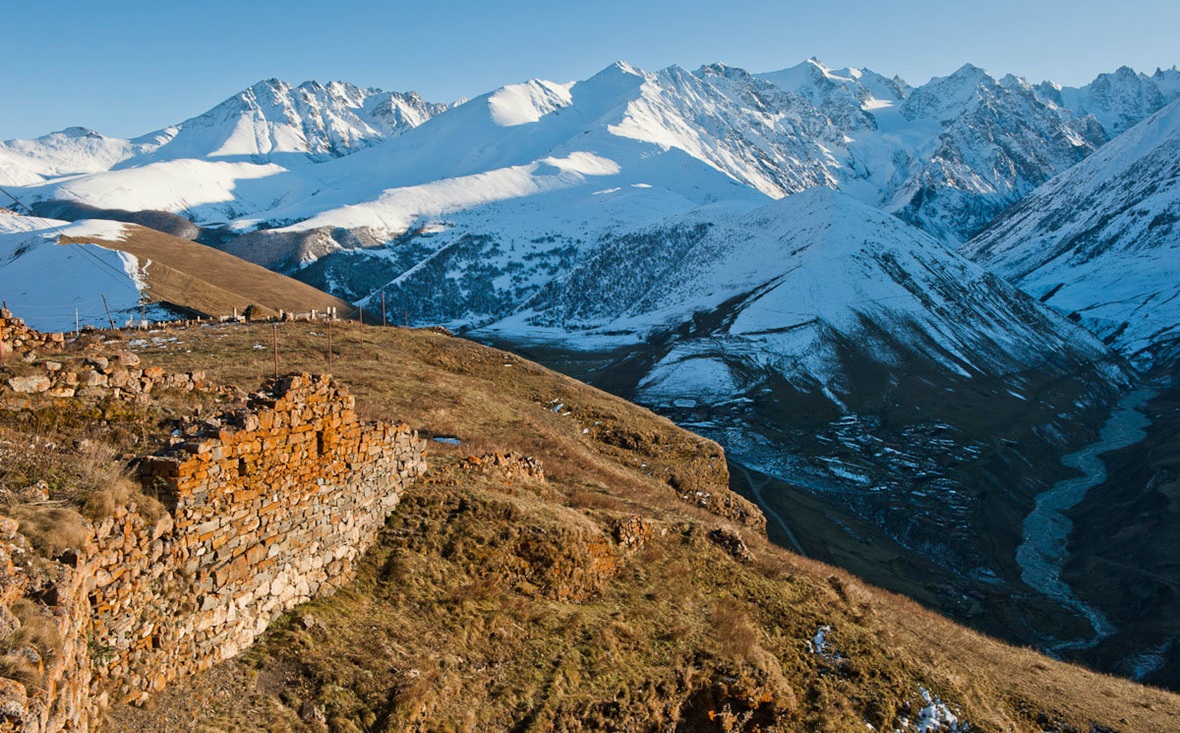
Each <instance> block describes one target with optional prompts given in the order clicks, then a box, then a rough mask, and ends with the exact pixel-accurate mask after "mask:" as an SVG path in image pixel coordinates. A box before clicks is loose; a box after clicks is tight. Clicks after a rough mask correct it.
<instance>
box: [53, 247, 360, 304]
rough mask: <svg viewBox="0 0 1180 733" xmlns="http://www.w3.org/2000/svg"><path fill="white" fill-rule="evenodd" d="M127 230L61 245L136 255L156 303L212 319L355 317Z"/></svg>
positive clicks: (315, 294)
mask: <svg viewBox="0 0 1180 733" xmlns="http://www.w3.org/2000/svg"><path fill="white" fill-rule="evenodd" d="M125 228H126V231H127V233H128V235H127V237H126V238H125V239H123V240H120V241H117V242H110V241H103V240H99V239H93V238H84V239H78V238H75V237H63V238H62V241H63V242H92V243H94V244H98V245H101V246H103V247H106V248H108V249H114V250H118V251H121V252H128V253H130V254H133V255H135V256H136V257H138V258H139V260H140V261H141V262H145V261H147V260H151V265H150V266H148V268H147V271H146V273H145V275H146V280H147V285H148V290H147V293H148V295H149V297H150V298H151V299H152V300H153V301H164V302H168V303H174V304H176V305H181V306H184V307H186V308H190V309H192V310H195V311H198V312H200V313H205V314H208V315H214V316H216V315H229V314H230V313H232V312H233V310H234V308H237V309H238V312H239V313H241V312H243V311H245V309H246V307H247V306H249V305H256V306H261V307H262V308H264V309H265V312H268V313H277V312H278V310H279V309H280V308H281V309H283V310H286V311H289V312H304V311H310V310H312V309H315V310H319V311H323V310H325V309H326V308H329V307H335V308H339V309H340V314H341V315H344V314H346V313H351V312H352V306H351V305H350V304H348V303H347V302H345V301H343V300H340V299H339V298H336V297H333V296H331V295H328V294H327V293H324V292H323V291H321V290H317V289H316V288H313V287H311V286H310V285H306V284H304V283H301V282H299V281H298V280H293V279H291V278H289V277H286V276H285V275H280V274H278V273H275V272H271V271H270V270H267V269H266V268H264V267H261V266H259V265H255V264H253V263H251V262H246V261H245V260H242V259H239V258H237V257H234V256H233V255H230V254H227V253H225V252H222V251H221V250H217V249H214V248H212V247H206V246H205V245H203V244H197V243H196V242H190V241H189V240H187V239H181V238H180V237H173V236H171V235H169V234H164V233H163V232H158V231H155V230H153V229H148V228H146V227H142V226H138V225H135V224H127V225H125ZM192 273H201V274H200V276H199V277H198V276H196V275H193V274H192Z"/></svg>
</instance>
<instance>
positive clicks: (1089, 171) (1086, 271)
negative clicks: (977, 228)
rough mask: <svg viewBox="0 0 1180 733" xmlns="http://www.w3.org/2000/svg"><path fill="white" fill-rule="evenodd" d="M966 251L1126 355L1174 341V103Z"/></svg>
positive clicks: (1178, 315)
mask: <svg viewBox="0 0 1180 733" xmlns="http://www.w3.org/2000/svg"><path fill="white" fill-rule="evenodd" d="M962 251H963V253H964V254H965V255H967V256H968V257H971V258H972V259H974V260H976V261H977V262H979V263H981V264H983V265H984V266H986V267H988V268H991V269H992V270H994V271H995V272H997V273H1000V274H1002V275H1004V276H1006V277H1008V278H1009V279H1011V280H1012V281H1013V282H1015V283H1017V284H1019V285H1020V286H1021V287H1022V288H1023V289H1025V290H1026V291H1027V292H1029V293H1031V294H1033V295H1034V296H1036V297H1038V298H1040V299H1041V300H1042V301H1044V302H1046V303H1048V304H1049V305H1051V306H1053V307H1055V308H1057V309H1059V310H1061V311H1063V312H1065V313H1069V314H1071V317H1073V318H1076V319H1078V320H1079V321H1080V322H1081V324H1082V325H1084V326H1086V328H1088V329H1089V330H1091V331H1092V332H1094V333H1096V334H1099V335H1100V336H1101V337H1102V338H1103V339H1104V340H1106V341H1107V342H1108V343H1110V344H1112V345H1113V346H1114V347H1115V348H1117V349H1118V350H1119V351H1121V352H1123V353H1124V354H1126V355H1127V356H1130V357H1146V356H1147V355H1148V352H1150V350H1152V349H1153V348H1154V347H1156V346H1158V345H1160V344H1162V343H1164V342H1167V341H1171V340H1175V339H1177V338H1180V101H1176V102H1172V103H1171V104H1170V105H1169V106H1167V107H1165V108H1164V109H1162V110H1160V111H1159V112H1157V113H1156V114H1154V115H1153V116H1151V117H1150V118H1148V119H1147V120H1144V121H1143V122H1141V123H1139V124H1138V125H1136V126H1135V127H1133V128H1131V129H1130V130H1128V131H1127V132H1125V133H1123V134H1122V135H1121V136H1119V137H1118V138H1116V139H1115V140H1114V141H1112V142H1111V143H1109V144H1108V145H1106V146H1105V147H1103V148H1102V149H1101V150H1099V151H1098V152H1097V153H1095V154H1094V155H1093V156H1091V157H1090V158H1088V159H1087V160H1085V161H1084V162H1082V163H1081V164H1079V165H1078V166H1077V167H1075V168H1073V169H1071V170H1068V171H1066V172H1065V173H1063V174H1061V175H1059V176H1058V177H1056V178H1054V179H1053V180H1051V181H1049V182H1048V183H1046V184H1045V185H1044V186H1042V187H1041V188H1039V189H1037V190H1036V191H1035V192H1033V193H1032V194H1031V195H1030V196H1029V197H1028V198H1026V199H1025V200H1023V201H1021V202H1020V204H1018V205H1017V206H1016V207H1014V208H1013V209H1012V210H1011V211H1010V212H1008V213H1006V214H1005V215H1004V216H1003V217H1002V218H1001V219H999V220H997V221H996V222H994V223H993V224H992V225H991V227H989V228H988V229H987V230H986V231H984V232H983V233H981V234H980V235H979V236H978V237H976V238H974V239H972V240H971V241H970V242H968V243H967V244H966V245H965V246H964V247H963V250H962Z"/></svg>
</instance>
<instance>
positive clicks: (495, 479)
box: [112, 323, 1180, 731]
mask: <svg viewBox="0 0 1180 733" xmlns="http://www.w3.org/2000/svg"><path fill="white" fill-rule="evenodd" d="M166 336H167V337H168V338H173V337H175V338H176V339H177V340H176V341H167V340H160V341H158V342H157V345H155V346H146V347H144V348H142V349H141V350H140V354H141V356H142V357H143V359H144V361H145V363H151V364H157V365H160V366H164V367H166V368H169V369H173V370H189V369H201V370H204V371H205V372H206V373H207V374H208V376H209V377H210V378H211V379H214V380H218V381H223V382H227V383H231V384H234V385H237V386H239V387H240V388H241V389H243V390H249V389H253V388H255V387H257V385H258V384H259V382H260V381H261V379H262V378H263V377H264V376H266V375H267V374H268V373H271V372H273V369H274V363H273V357H272V355H271V352H270V346H271V339H272V330H271V327H270V326H252V327H218V328H213V327H204V328H194V329H189V330H183V331H175V332H172V333H169V334H166ZM332 340H333V346H334V359H333V361H334V366H335V369H334V372H335V375H336V376H337V378H339V379H341V380H342V381H344V382H345V383H346V384H348V385H349V387H350V388H351V389H352V390H353V392H354V393H355V394H356V395H357V405H358V410H360V411H362V412H363V413H367V415H368V416H370V417H376V416H382V417H388V418H396V419H404V420H407V421H408V422H410V423H411V424H412V425H414V426H415V427H417V428H419V429H420V430H422V431H423V433H424V434H426V435H427V436H432V437H433V436H440V437H450V438H455V439H457V440H458V441H459V445H451V444H447V443H435V444H432V453H431V456H430V457H429V459H428V460H429V461H430V464H431V472H430V474H429V477H428V479H427V480H426V481H423V482H421V483H420V484H419V485H417V486H416V487H415V488H413V489H411V491H410V492H409V493H408V494H407V496H406V498H405V499H404V501H403V503H402V505H401V506H400V507H399V509H398V510H397V512H396V513H395V515H394V516H393V517H392V518H391V520H390V521H389V523H388V525H387V528H386V530H385V532H384V534H383V536H382V538H381V540H380V542H379V543H378V545H377V546H376V547H375V548H374V549H373V550H372V551H371V552H370V553H369V554H368V556H367V557H366V559H365V561H364V563H363V566H362V567H361V569H360V572H359V575H358V578H357V580H356V582H355V583H354V584H353V585H352V586H351V587H349V588H346V589H345V590H343V591H341V592H339V593H337V594H336V595H335V596H333V597H331V598H325V599H321V600H319V601H316V602H314V603H311V604H307V605H306V606H305V607H301V608H300V609H297V610H296V611H295V612H294V613H292V614H289V615H288V616H285V617H283V618H282V619H280V620H279V622H278V623H276V624H275V626H274V627H273V629H272V630H271V632H270V633H269V634H268V635H267V637H266V638H265V639H264V641H262V642H261V643H260V644H258V645H257V646H256V647H255V648H254V649H252V650H251V651H249V652H248V653H247V654H245V655H243V656H242V657H241V658H239V659H237V660H234V661H232V662H230V663H228V664H225V665H222V666H221V667H220V668H217V669H215V670H213V671H211V672H210V673H208V674H206V675H203V676H201V677H198V678H195V679H193V680H192V681H190V682H189V683H186V684H184V685H180V686H177V687H175V688H173V689H172V690H170V691H167V692H165V693H164V694H162V695H160V696H159V697H157V698H156V699H155V700H154V701H153V702H152V704H151V705H150V707H148V708H147V709H134V708H116V709H115V710H114V711H113V713H112V723H113V727H114V728H115V729H116V730H144V731H165V730H168V731H172V730H186V729H191V730H202V731H220V730H237V731H247V730H250V731H252V730H273V731H295V730H299V731H304V730H307V731H317V730H332V731H403V730H404V731H418V730H422V731H425V730H440V731H441V730H473V731H482V730H506V731H528V730H536V731H541V730H579V731H586V730H636V731H638V730H681V731H698V730H699V731H706V730H717V731H722V730H743V731H754V730H763V731H769V730H784V731H865V730H868V729H869V728H868V727H867V726H872V729H875V730H895V729H898V730H920V729H923V728H922V726H923V725H924V724H929V725H928V726H927V727H926V728H925V729H926V730H935V729H937V728H936V727H933V726H934V725H935V722H934V721H935V720H936V719H941V720H942V721H943V722H944V723H946V724H947V725H948V726H949V720H950V719H949V717H947V714H948V713H952V712H953V714H954V715H955V716H956V717H957V718H958V719H959V720H960V721H966V722H968V723H969V724H970V726H971V729H972V730H982V731H1045V730H1053V731H1066V730H1077V731H1090V730H1106V729H1109V730H1118V731H1171V730H1180V697H1177V696H1176V695H1172V694H1170V693H1165V692H1162V691H1159V690H1154V689H1150V688H1144V687H1140V686H1137V685H1135V684H1133V683H1130V682H1127V681H1124V680H1120V679H1115V678H1112V677H1107V676H1104V675H1099V674H1095V673H1092V672H1088V671H1086V670H1083V669H1081V668H1078V667H1074V666H1069V665H1065V664H1062V663H1059V662H1056V661H1053V660H1050V659H1047V658H1045V657H1043V656H1041V655H1038V654H1036V653H1034V652H1032V651H1029V650H1025V649H1018V648H1014V647H1011V646H1008V645H1005V644H1002V643H999V642H996V641H993V640H990V639H988V638H986V637H983V636H981V635H979V634H976V633H974V632H971V631H968V630H966V629H964V628H962V627H959V626H956V625H955V624H953V623H951V622H949V621H947V620H945V619H943V618H941V617H939V616H937V615H934V614H932V613H930V612H928V611H926V610H924V609H922V608H921V607H919V606H918V605H917V604H916V603H914V602H912V601H909V600H907V599H904V598H902V597H900V596H896V595H893V594H889V593H886V592H884V591H880V590H877V589H875V588H872V587H869V586H867V585H866V584H864V583H863V582H861V581H859V580H857V579H855V578H853V577H852V576H850V575H849V574H847V573H845V572H843V571H840V570H837V569H834V568H832V567H829V566H827V565H824V564H822V563H819V562H815V561H812V560H807V559H804V558H801V557H799V556H796V555H793V554H791V553H789V552H787V551H785V550H782V549H780V548H778V547H776V546H774V545H772V544H770V543H769V542H767V541H766V540H765V539H764V537H763V526H764V525H763V522H762V518H761V516H760V515H758V514H757V513H755V512H754V511H753V510H752V509H751V507H750V505H749V504H747V503H746V502H744V501H743V500H741V499H740V498H739V497H737V496H735V495H733V494H731V493H729V492H728V490H727V489H726V488H725V486H726V479H727V471H726V467H725V463H724V460H723V457H722V454H721V451H720V448H719V447H718V446H716V445H715V444H713V443H711V442H710V441H707V440H704V439H702V438H699V437H697V436H694V435H692V434H690V433H687V432H685V431H683V430H680V429H679V428H677V427H675V426H674V425H673V424H672V423H671V422H669V421H667V420H665V419H663V418H659V417H657V416H655V415H653V414H651V413H650V412H648V411H646V410H643V409H640V408H637V407H635V406H633V405H630V404H629V403H627V402H625V401H623V400H620V399H618V398H615V397H612V396H610V395H607V394H605V393H603V392H600V391H598V390H595V389H592V388H589V387H586V386H585V385H582V384H580V383H578V382H575V381H573V380H571V379H569V378H566V377H563V376H560V375H558V374H556V373H553V372H550V371H548V370H545V369H543V368H541V367H538V366H536V365H534V364H532V363H529V362H527V361H524V360H523V359H520V358H519V357H515V356H512V355H510V354H507V353H505V352H501V351H496V350H493V349H488V348H484V347H481V346H478V345H475V344H473V343H470V342H467V341H463V340H461V339H454V338H448V337H446V336H443V335H439V334H435V333H430V332H425V331H409V330H403V329H381V328H372V327H370V328H361V327H359V326H357V325H355V324H340V323H337V324H335V326H334V327H333V332H332ZM278 342H279V346H280V367H281V369H282V370H283V371H292V370H300V369H305V370H310V371H323V370H325V369H326V367H327V346H328V336H327V333H326V329H325V328H324V325H323V324H284V325H282V326H280V327H279V330H278ZM149 343H150V342H149ZM113 347H114V345H113V346H112V348H113ZM509 451H514V452H517V453H524V454H528V455H531V456H535V457H536V458H538V459H539V460H540V461H541V462H542V464H543V466H544V469H545V477H544V478H537V477H528V476H523V475H511V476H510V475H507V474H504V473H502V472H500V471H497V470H496V469H489V468H487V467H486V463H487V462H486V461H485V464H483V465H481V464H477V463H476V462H473V461H470V460H469V458H468V457H469V456H472V455H474V456H486V455H488V454H495V453H507V452H509ZM702 504H703V505H704V506H701V505H702ZM739 538H740V539H739ZM821 630H823V638H822V643H819V644H817V633H818V632H820V631H821ZM927 697H929V699H930V700H935V699H936V700H937V701H941V703H942V704H943V705H944V706H945V707H940V706H939V705H938V704H931V703H930V702H929V701H928V699H927ZM1095 726H1097V727H1095ZM944 729H949V728H944Z"/></svg>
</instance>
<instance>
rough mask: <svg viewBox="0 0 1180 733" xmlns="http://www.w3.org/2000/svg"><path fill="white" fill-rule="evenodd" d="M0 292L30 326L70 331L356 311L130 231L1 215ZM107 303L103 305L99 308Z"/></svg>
mask: <svg viewBox="0 0 1180 733" xmlns="http://www.w3.org/2000/svg"><path fill="white" fill-rule="evenodd" d="M0 293H2V294H3V297H4V298H5V300H6V302H7V303H8V304H9V305H10V306H11V307H13V308H18V309H21V310H22V311H24V312H26V313H28V321H29V323H30V324H31V325H33V326H35V327H37V328H40V329H43V330H46V331H70V330H73V329H74V327H75V311H77V319H78V322H80V323H82V324H88V325H96V326H103V327H105V326H107V325H109V320H108V314H107V308H109V309H110V316H109V318H111V319H113V320H114V321H115V323H116V324H118V325H123V323H124V322H126V321H128V320H133V319H138V318H139V317H140V316H141V315H144V314H146V315H149V316H150V317H151V318H153V319H167V318H171V317H173V316H174V315H175V312H176V310H177V309H179V310H180V311H181V312H188V313H198V314H203V315H212V316H218V315H229V314H230V313H232V312H233V311H234V310H235V309H236V310H237V311H238V312H239V313H241V312H244V311H245V310H246V308H247V307H249V306H251V305H253V306H255V308H256V309H259V310H260V312H259V315H263V314H266V313H277V312H278V311H279V310H280V309H283V310H287V311H290V312H304V311H308V310H312V309H316V310H321V311H322V310H324V309H326V308H330V307H335V308H338V309H340V311H341V313H342V314H343V313H348V312H351V310H352V307H351V306H350V305H349V304H348V303H346V302H345V301H342V300H340V299H338V298H335V297H332V296H330V295H328V294H326V293H323V292H321V291H319V290H316V289H315V288H312V287H310V286H308V285H305V284H304V283H301V282H298V281H296V280H292V279H290V278H287V277H284V276H282V275H279V274H277V273H274V272H271V271H269V270H267V269H265V268H262V267H260V266H258V265H254V264H252V263H249V262H243V261H242V260H239V259H237V258H236V257H233V256H231V255H228V254H226V253H224V252H221V251H219V250H216V249H213V248H211V247H206V246H204V245H201V244H196V243H195V242H190V241H188V240H185V239H180V238H177V237H171V236H169V235H166V234H163V233H161V232H157V231H154V230H151V229H147V228H145V227H142V226H137V225H135V224H120V223H115V222H107V221H80V222H76V223H73V224H70V223H68V222H63V221H54V220H52V219H39V218H36V217H25V216H20V215H17V214H12V213H8V212H5V213H0ZM104 299H105V302H104Z"/></svg>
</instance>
